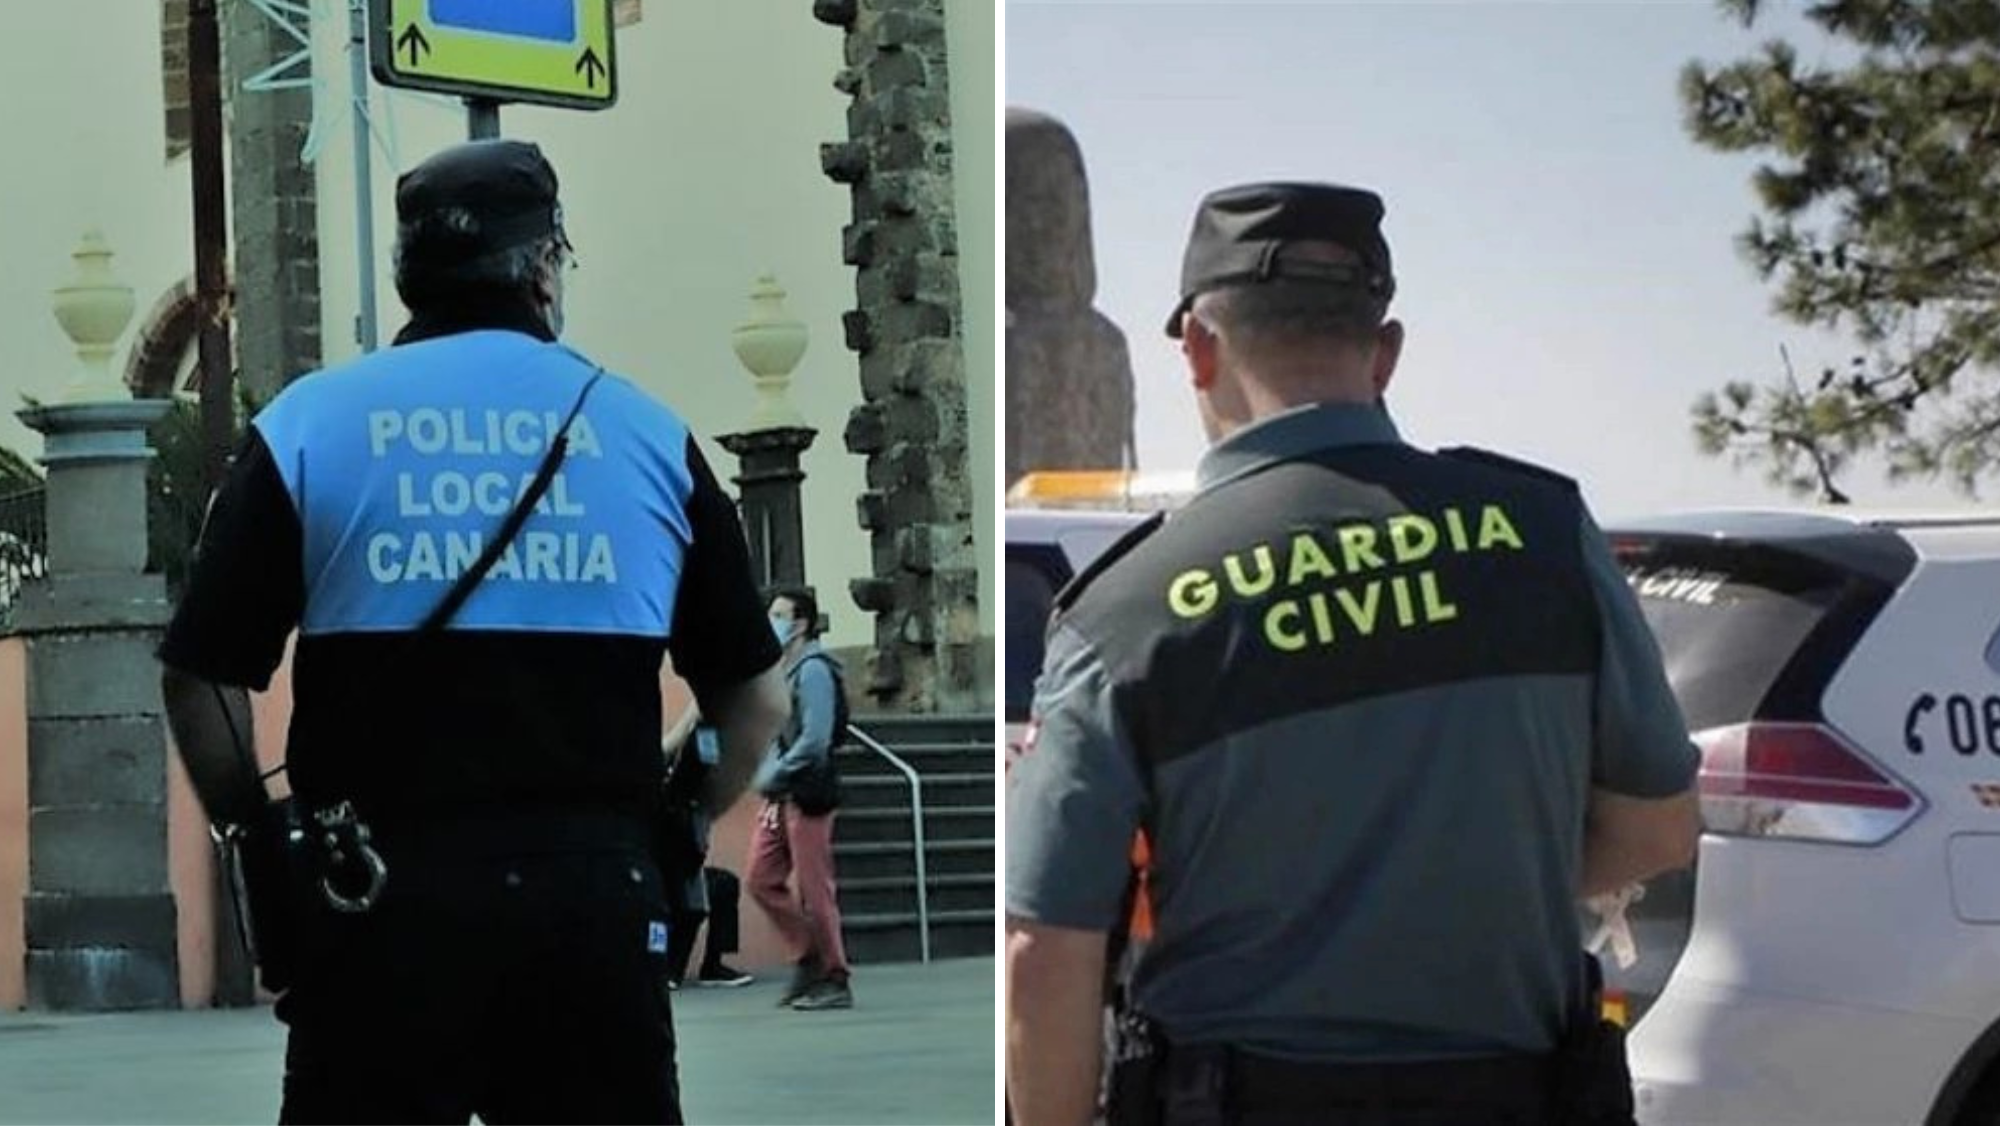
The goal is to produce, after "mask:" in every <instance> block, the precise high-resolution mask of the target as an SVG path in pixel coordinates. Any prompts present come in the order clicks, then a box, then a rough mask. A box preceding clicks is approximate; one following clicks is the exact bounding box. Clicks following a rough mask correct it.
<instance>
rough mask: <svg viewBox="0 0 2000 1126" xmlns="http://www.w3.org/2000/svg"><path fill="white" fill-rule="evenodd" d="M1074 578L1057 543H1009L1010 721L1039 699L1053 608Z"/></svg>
mask: <svg viewBox="0 0 2000 1126" xmlns="http://www.w3.org/2000/svg"><path fill="white" fill-rule="evenodd" d="M1068 581H1069V566H1068V564H1067V563H1065V562H1064V560H1063V556H1062V553H1061V552H1060V551H1057V550H1056V549H1054V548H1053V547H1021V548H1016V547H1009V548H1008V549H1007V589H1006V603H1005V605H1006V607H1007V669H1006V681H1007V683H1006V697H1007V699H1006V709H1007V722H1008V723H1026V722H1027V720H1028V707H1029V705H1030V704H1031V703H1033V702H1034V698H1035V681H1036V679H1037V678H1039V677H1040V676H1041V675H1042V656H1043V648H1044V646H1045V644H1046V641H1047V630H1048V625H1049V611H1050V610H1051V609H1052V608H1054V606H1055V600H1056V593H1057V592H1058V591H1060V590H1061V589H1062V585H1063V584H1064V583H1065V582H1068Z"/></svg>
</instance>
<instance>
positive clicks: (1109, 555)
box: [1054, 512, 1167, 614]
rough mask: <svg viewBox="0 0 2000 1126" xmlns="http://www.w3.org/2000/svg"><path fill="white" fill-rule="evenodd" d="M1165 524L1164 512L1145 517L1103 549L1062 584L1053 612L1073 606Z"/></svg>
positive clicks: (1057, 612)
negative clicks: (1099, 578) (1098, 580)
mask: <svg viewBox="0 0 2000 1126" xmlns="http://www.w3.org/2000/svg"><path fill="white" fill-rule="evenodd" d="M1166 522H1167V514H1166V513H1165V512H1155V513H1153V514H1152V515H1151V516H1149V517H1147V518H1146V519H1145V521H1143V522H1142V523H1140V524H1137V525H1135V526H1133V527H1132V528H1131V529H1130V530H1128V531H1127V532H1126V533H1125V534H1124V535H1122V536H1119V537H1118V538H1117V539H1115V540H1113V541H1112V542H1111V546H1110V547H1107V548H1105V549H1104V552H1103V553H1102V554H1101V555H1099V556H1098V557H1097V558H1095V559H1093V560H1091V561H1090V562H1089V563H1088V564H1086V565H1085V566H1084V568H1083V570H1081V571H1079V572H1077V574H1076V577H1075V578H1072V579H1071V580H1070V581H1069V582H1067V583H1065V584H1063V588H1062V589H1061V590H1060V591H1057V592H1056V600H1055V607H1054V612H1055V613H1056V614H1060V613H1062V612H1063V611H1064V610H1067V609H1069V608H1070V607H1071V606H1073V605H1075V604H1076V600H1077V599H1078V598H1079V597H1080V596H1082V594H1083V592H1084V590H1085V589H1086V588H1087V587H1089V586H1090V584H1091V583H1093V582H1096V581H1097V579H1098V577H1099V576H1101V575H1103V574H1104V572H1105V571H1107V570H1109V569H1110V567H1111V565H1112V564H1113V563H1116V562H1118V561H1119V560H1120V559H1123V558H1124V557H1125V556H1126V555H1128V554H1130V553H1131V551H1132V549H1133V548H1135V547H1138V546H1139V544H1140V543H1141V542H1143V541H1144V540H1145V538H1146V537H1147V536H1150V535H1152V534H1153V533H1154V532H1157V531H1159V530H1160V527H1161V525H1163V524H1165V523H1166Z"/></svg>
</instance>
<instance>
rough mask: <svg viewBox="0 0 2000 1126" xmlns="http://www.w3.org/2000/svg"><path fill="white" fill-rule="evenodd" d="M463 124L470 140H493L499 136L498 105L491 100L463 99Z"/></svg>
mask: <svg viewBox="0 0 2000 1126" xmlns="http://www.w3.org/2000/svg"><path fill="white" fill-rule="evenodd" d="M465 124H466V131H467V133H468V135H469V136H470V137H471V139H472V140H475V141H490V140H493V139H494V138H496V137H498V136H499V135H500V103H499V102H496V101H494V100H493V99H492V98H467V99H465Z"/></svg>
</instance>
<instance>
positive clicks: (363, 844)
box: [215, 369, 604, 993]
mask: <svg viewBox="0 0 2000 1126" xmlns="http://www.w3.org/2000/svg"><path fill="white" fill-rule="evenodd" d="M603 375H604V373H603V371H602V369H600V370H599V371H597V372H596V373H594V374H592V375H591V377H590V380H589V381H588V382H586V383H585V384H584V385H583V390H582V391H580V392H578V394H577V397H576V402H575V403H574V404H572V405H571V406H570V409H569V415H568V417H566V418H564V419H563V424H562V427H561V429H559V430H557V431H556V436H555V438H554V439H553V440H552V441H551V442H550V443H549V449H548V452H547V453H546V454H544V455H543V457H542V461H541V464H540V465H539V466H538V467H536V470H535V476H534V479H533V480H532V481H530V482H529V484H528V487H527V489H526V490H524V491H523V492H522V494H521V498H520V500H518V501H517V502H515V505H514V508H513V510H512V511H510V512H509V513H508V514H507V516H506V518H505V519H504V520H502V521H501V523H500V527H499V529H498V530H497V531H496V532H495V533H494V534H493V538H492V539H491V540H489V541H488V542H487V544H486V547H485V549H484V551H482V552H481V554H480V556H479V558H478V559H477V560H475V561H474V562H473V564H472V566H470V567H468V568H466V570H465V571H464V572H463V573H461V574H460V575H459V577H458V580H457V581H456V582H454V583H453V584H452V586H451V589H449V590H447V591H446V592H445V594H444V597H443V598H441V599H439V600H438V604H437V606H435V607H434V608H433V609H432V610H431V612H430V613H429V614H428V615H427V616H426V617H425V618H424V620H423V622H422V623H421V624H419V625H418V626H417V628H416V629H415V630H414V631H413V634H414V635H415V636H423V635H425V634H430V633H435V632H437V631H439V630H442V629H443V628H444V627H445V625H446V624H447V623H449V622H450V621H451V619H452V617H453V616H454V615H456V614H457V613H458V610H459V608H460V607H461V606H463V605H464V604H465V600H466V599H467V598H469V597H471V595H472V590H473V588H474V587H476V586H478V585H479V583H480V582H481V581H482V580H483V579H485V577H486V573H487V572H488V571H490V570H492V568H493V565H494V564H495V563H497V562H499V560H500V556H501V554H502V553H504V552H505V550H506V548H507V545H508V544H510V543H512V542H513V539H514V537H515V536H516V535H517V534H519V532H520V530H521V526H522V525H523V524H525V523H527V521H528V516H529V514H530V513H532V512H533V511H534V508H535V505H537V504H539V503H540V502H541V499H542V497H543V496H544V495H545V494H546V493H547V492H548V490H549V485H550V484H551V483H552V482H553V481H554V480H555V475H556V471H557V470H559V469H560V468H562V463H563V459H564V457H565V456H567V455H568V453H569V430H570V424H571V423H573V422H575V421H576V416H577V414H578V413H579V412H580V411H582V410H583V404H584V400H586V399H588V398H589V397H590V392H591V389H592V388H594V387H596V386H597V381H598V380H599V379H601V378H603ZM236 750H237V753H238V754H239V755H241V756H242V757H243V758H244V761H245V766H246V768H247V769H248V770H249V771H250V773H251V774H253V775H257V770H256V764H255V762H253V761H250V756H249V748H247V747H245V746H244V745H243V744H242V743H241V742H238V743H237V745H236ZM277 769H278V770H283V769H284V768H283V767H282V766H280V767H278V768H277ZM276 772H277V771H276V770H274V771H272V772H271V773H276ZM257 776H258V779H259V784H260V785H261V784H262V781H263V779H264V778H266V777H269V775H268V774H265V775H257ZM215 836H216V841H217V843H218V844H219V845H220V846H221V852H222V863H223V868H224V872H225V873H226V874H227V876H228V877H229V890H230V895H231V897H232V898H233V899H234V900H235V902H236V912H237V917H238V920H239V934H238V937H239V938H240V939H241V940H242V941H243V944H244V946H245V948H246V949H247V950H248V951H249V954H250V959H251V961H252V962H254V963H255V964H256V966H257V976H258V979H259V981H261V982H262V983H263V986H264V988H265V989H266V990H268V991H270V992H272V993H283V992H284V991H285V990H287V989H289V988H291V987H292V985H293V984H294V983H295V982H296V980H297V975H298V971H299V967H300V964H301V962H302V961H304V960H305V951H306V950H307V949H308V946H309V944H311V943H314V942H316V941H322V940H324V939H325V938H326V937H327V934H326V932H327V930H328V929H329V927H330V926H331V925H332V924H333V923H334V920H335V918H336V917H337V916H338V915H341V914H350V915H351V914H364V913H366V912H367V911H369V910H371V909H372V908H373V907H374V905H375V900H376V898H377V897H378V896H380V894H381V892H382V889H383V887H384V885H385V884H386V883H387V880H388V876H389V872H388V866H387V865H386V864H385V863H384V862H383V860H382V857H381V855H380V854H379V853H377V852H376V851H375V849H374V847H373V845H372V844H371V843H370V840H369V837H370V834H369V829H368V825H367V823H366V822H364V821H362V820H361V819H360V817H359V816H358V815H357V814H356V813H355V810H354V808H353V806H352V805H350V804H349V803H347V802H344V801H342V802H335V803H333V804H332V805H329V806H326V807H324V808H321V809H314V810H308V809H307V808H306V807H305V806H304V805H302V804H301V803H300V802H299V801H298V800H297V799H296V798H293V797H290V796H287V797H283V798H278V799H275V800H269V801H267V802H266V803H265V804H264V809H263V815H262V817H261V818H260V819H259V820H258V821H257V822H256V823H254V824H250V825H230V826H217V828H216V833H215Z"/></svg>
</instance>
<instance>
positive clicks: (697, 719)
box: [660, 701, 701, 759]
mask: <svg viewBox="0 0 2000 1126" xmlns="http://www.w3.org/2000/svg"><path fill="white" fill-rule="evenodd" d="M700 724H701V705H700V704H697V703H694V702H693V701H689V702H688V706H687V707H685V708H682V709H681V714H680V715H678V716H675V717H674V725H673V726H672V727H669V728H668V729H667V730H666V732H665V733H664V734H663V735H661V736H660V750H661V752H662V753H664V754H665V755H666V756H667V757H668V758H669V759H672V758H675V757H677V756H678V755H679V754H680V752H681V750H682V748H683V747H685V746H686V744H687V741H688V737H689V736H691V735H693V734H694V729H695V728H696V727H697V726H699V725H700Z"/></svg>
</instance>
